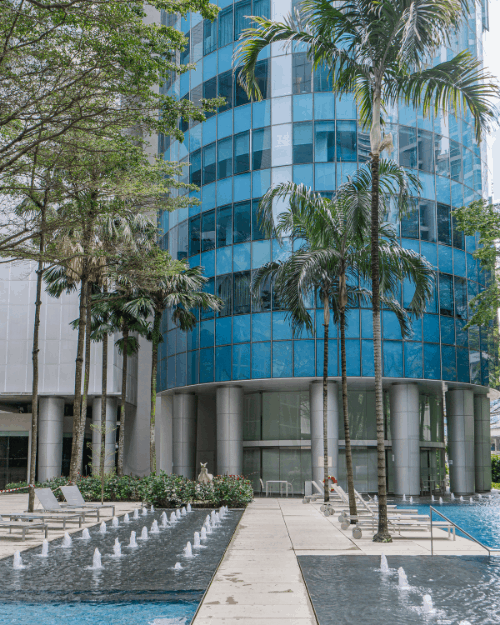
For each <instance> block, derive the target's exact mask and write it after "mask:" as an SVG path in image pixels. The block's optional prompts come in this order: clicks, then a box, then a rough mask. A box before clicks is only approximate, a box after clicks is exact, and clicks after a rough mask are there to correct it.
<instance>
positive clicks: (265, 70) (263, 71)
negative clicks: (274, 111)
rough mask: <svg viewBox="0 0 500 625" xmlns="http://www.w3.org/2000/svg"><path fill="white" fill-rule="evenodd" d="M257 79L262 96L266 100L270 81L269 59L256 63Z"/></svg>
mask: <svg viewBox="0 0 500 625" xmlns="http://www.w3.org/2000/svg"><path fill="white" fill-rule="evenodd" d="M255 80H256V81H257V84H258V85H259V89H260V92H261V94H262V98H263V99H264V100H266V99H267V98H268V96H269V82H270V72H269V62H268V60H267V59H264V60H262V61H259V62H258V63H256V64H255Z"/></svg>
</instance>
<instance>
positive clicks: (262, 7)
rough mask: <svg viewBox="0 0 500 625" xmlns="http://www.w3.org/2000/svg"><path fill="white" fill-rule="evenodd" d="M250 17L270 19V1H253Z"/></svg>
mask: <svg viewBox="0 0 500 625" xmlns="http://www.w3.org/2000/svg"><path fill="white" fill-rule="evenodd" d="M252 15H255V16H256V17H265V18H267V19H271V2H270V0H253V12H252Z"/></svg>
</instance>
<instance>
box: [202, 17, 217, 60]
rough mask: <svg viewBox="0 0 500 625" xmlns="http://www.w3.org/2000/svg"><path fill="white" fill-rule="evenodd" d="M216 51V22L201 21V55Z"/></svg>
mask: <svg viewBox="0 0 500 625" xmlns="http://www.w3.org/2000/svg"><path fill="white" fill-rule="evenodd" d="M214 50H217V20H214V21H213V22H211V21H210V20H204V21H203V54H204V55H205V54H210V53H211V52H214Z"/></svg>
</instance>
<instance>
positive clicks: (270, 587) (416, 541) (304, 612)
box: [193, 498, 485, 625]
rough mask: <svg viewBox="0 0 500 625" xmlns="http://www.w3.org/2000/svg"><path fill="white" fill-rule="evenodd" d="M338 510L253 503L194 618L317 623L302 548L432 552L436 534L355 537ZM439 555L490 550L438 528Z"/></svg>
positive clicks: (232, 623) (197, 623) (241, 624)
mask: <svg viewBox="0 0 500 625" xmlns="http://www.w3.org/2000/svg"><path fill="white" fill-rule="evenodd" d="M337 517H338V514H336V515H334V516H330V517H325V516H323V514H322V513H321V512H320V510H319V504H307V505H304V504H303V503H302V500H301V499H271V498H261V499H256V500H254V502H253V503H252V504H250V505H249V506H248V508H247V509H246V511H245V513H244V515H243V517H242V519H241V522H240V525H239V527H238V529H237V531H236V532H235V534H234V536H233V539H232V541H231V543H230V545H229V548H228V550H227V552H226V555H225V556H224V559H223V561H222V562H221V565H220V567H219V569H218V571H217V574H216V576H215V578H214V580H213V582H212V584H211V586H210V588H209V590H208V592H207V594H206V596H205V599H204V601H203V604H202V605H201V607H200V610H199V611H198V614H197V616H196V618H195V620H194V621H193V625H215V624H217V625H219V624H220V625H257V624H259V625H316V618H315V616H314V613H313V610H312V606H311V602H310V599H309V595H308V593H307V590H306V586H305V583H304V580H303V578H302V574H301V571H300V568H299V565H298V562H297V558H296V556H298V555H360V556H363V555H376V554H381V553H385V554H386V555H430V533H427V532H423V531H417V532H405V533H404V535H403V536H402V537H399V536H394V538H393V541H394V542H393V543H392V544H379V543H374V542H372V536H371V534H370V533H367V532H364V536H363V537H362V538H361V539H359V540H354V539H353V538H352V536H351V532H350V531H349V530H347V531H345V532H344V531H342V530H341V529H340V523H338V521H337ZM434 536H435V541H434V549H435V553H436V554H440V555H476V554H481V555H484V553H485V552H484V550H478V549H477V546H476V545H475V544H474V543H473V542H471V541H469V540H467V539H465V538H460V537H457V539H456V541H453V540H448V539H447V534H446V532H443V531H441V530H435V531H434Z"/></svg>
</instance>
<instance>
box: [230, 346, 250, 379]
mask: <svg viewBox="0 0 500 625" xmlns="http://www.w3.org/2000/svg"><path fill="white" fill-rule="evenodd" d="M249 378H250V343H245V344H243V345H233V380H248V379H249Z"/></svg>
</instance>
